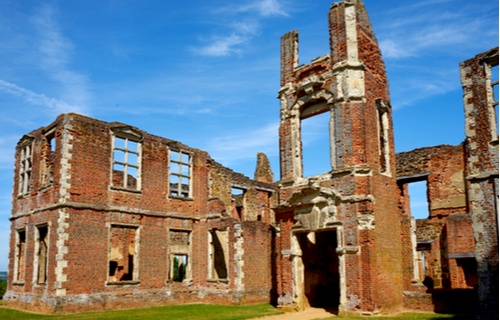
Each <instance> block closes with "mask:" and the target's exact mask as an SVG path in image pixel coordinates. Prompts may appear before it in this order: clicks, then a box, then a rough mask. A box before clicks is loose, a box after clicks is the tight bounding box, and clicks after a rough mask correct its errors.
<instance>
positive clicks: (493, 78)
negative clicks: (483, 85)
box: [491, 65, 499, 136]
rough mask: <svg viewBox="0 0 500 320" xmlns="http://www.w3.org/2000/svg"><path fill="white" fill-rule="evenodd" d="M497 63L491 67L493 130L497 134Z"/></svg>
mask: <svg viewBox="0 0 500 320" xmlns="http://www.w3.org/2000/svg"><path fill="white" fill-rule="evenodd" d="M498 83H499V81H498V65H496V66H492V67H491V88H492V90H491V91H492V92H491V93H492V95H493V97H492V100H493V108H492V109H493V110H492V111H493V113H494V117H495V128H494V129H495V131H497V132H496V134H497V136H498V98H499V97H498V95H499V93H498Z"/></svg>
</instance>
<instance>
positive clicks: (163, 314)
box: [0, 304, 281, 320]
mask: <svg viewBox="0 0 500 320" xmlns="http://www.w3.org/2000/svg"><path fill="white" fill-rule="evenodd" d="M279 313H281V312H279V311H278V310H277V309H275V308H274V307H273V306H271V305H270V304H260V305H253V306H218V305H208V304H190V305H179V306H166V307H155V308H147V309H131V310H119V311H105V312H88V313H77V314H70V315H67V314H65V315H41V314H34V313H27V312H22V311H17V310H12V309H7V308H0V319H1V320H10V319H12V320H13V319H16V320H28V319H34V320H36V319H47V320H49V319H50V320H56V319H57V320H59V319H61V320H62V319H68V320H87V319H126V320H132V319H141V320H142V319H145V320H160V319H161V320H170V319H172V320H238V319H249V318H255V317H262V316H266V315H272V314H279Z"/></svg>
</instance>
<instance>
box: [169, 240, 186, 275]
mask: <svg viewBox="0 0 500 320" xmlns="http://www.w3.org/2000/svg"><path fill="white" fill-rule="evenodd" d="M169 252H170V259H169V260H170V269H169V272H168V275H169V276H168V278H169V279H170V281H171V282H182V281H184V280H185V279H188V278H190V268H189V255H190V232H189V231H175V230H170V232H169Z"/></svg>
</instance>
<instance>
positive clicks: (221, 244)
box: [210, 229, 228, 279]
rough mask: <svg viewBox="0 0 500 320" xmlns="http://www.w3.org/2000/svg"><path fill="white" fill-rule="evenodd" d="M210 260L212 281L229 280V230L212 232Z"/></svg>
mask: <svg viewBox="0 0 500 320" xmlns="http://www.w3.org/2000/svg"><path fill="white" fill-rule="evenodd" d="M210 238H211V239H210V240H211V241H210V249H211V250H210V258H211V268H212V269H211V276H210V278H212V279H227V264H228V256H227V254H228V249H227V247H228V245H227V244H228V232H227V230H216V229H214V230H211V231H210Z"/></svg>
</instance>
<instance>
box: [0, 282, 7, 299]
mask: <svg viewBox="0 0 500 320" xmlns="http://www.w3.org/2000/svg"><path fill="white" fill-rule="evenodd" d="M5 291H7V281H5V280H3V279H0V299H3V295H4V294H5Z"/></svg>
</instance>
